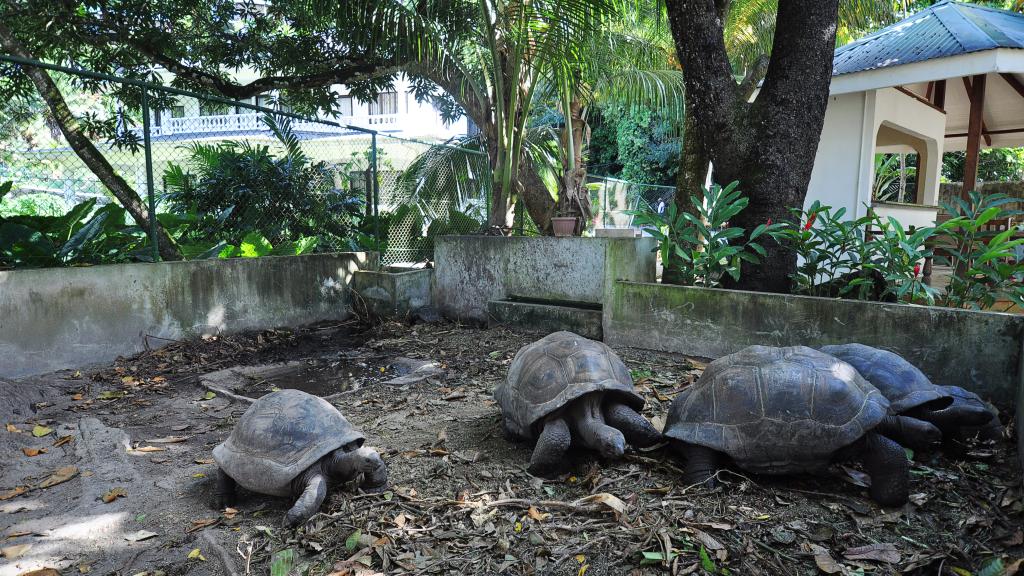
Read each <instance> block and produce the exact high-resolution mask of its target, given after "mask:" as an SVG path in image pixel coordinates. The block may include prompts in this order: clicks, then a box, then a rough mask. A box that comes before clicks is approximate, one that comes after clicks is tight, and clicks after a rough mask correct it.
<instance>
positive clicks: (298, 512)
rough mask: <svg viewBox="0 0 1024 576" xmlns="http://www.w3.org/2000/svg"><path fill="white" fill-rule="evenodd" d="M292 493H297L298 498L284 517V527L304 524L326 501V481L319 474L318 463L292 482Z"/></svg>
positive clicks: (320, 473)
mask: <svg viewBox="0 0 1024 576" xmlns="http://www.w3.org/2000/svg"><path fill="white" fill-rule="evenodd" d="M292 492H295V493H299V498H298V500H296V501H295V505H294V506H292V507H291V510H288V513H287V514H285V515H284V525H285V526H288V527H294V526H298V525H300V524H304V523H305V522H306V521H307V520H309V519H310V518H312V517H313V514H316V513H317V511H319V510H320V507H321V506H323V504H324V500H325V499H327V479H326V478H325V477H324V475H323V473H322V472H321V468H320V463H319V462H317V463H316V464H314V465H313V466H311V467H310V469H309V470H307V471H306V472H305V473H304V474H301V475H299V477H298V478H296V479H295V480H293V481H292Z"/></svg>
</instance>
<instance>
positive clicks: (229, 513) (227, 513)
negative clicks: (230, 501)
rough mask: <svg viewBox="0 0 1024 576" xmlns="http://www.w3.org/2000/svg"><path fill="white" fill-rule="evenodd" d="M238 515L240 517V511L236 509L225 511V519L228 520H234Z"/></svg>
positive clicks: (226, 509)
mask: <svg viewBox="0 0 1024 576" xmlns="http://www.w3.org/2000/svg"><path fill="white" fill-rule="evenodd" d="M237 515H238V510H237V509H236V508H225V509H224V517H225V518H227V519H228V520H231V519H232V518H234V517H235V516H237Z"/></svg>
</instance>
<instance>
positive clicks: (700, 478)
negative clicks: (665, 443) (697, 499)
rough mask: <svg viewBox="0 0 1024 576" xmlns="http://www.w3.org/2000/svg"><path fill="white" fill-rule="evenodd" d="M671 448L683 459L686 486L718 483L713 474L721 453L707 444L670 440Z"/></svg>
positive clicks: (707, 485) (711, 486)
mask: <svg viewBox="0 0 1024 576" xmlns="http://www.w3.org/2000/svg"><path fill="white" fill-rule="evenodd" d="M670 446H671V447H672V450H673V451H674V452H675V453H676V454H678V455H679V456H680V457H682V458H683V459H684V460H685V464H684V465H683V483H684V484H686V485H687V486H696V485H699V484H703V485H705V486H706V487H708V488H714V487H715V486H717V485H718V482H717V481H716V480H715V475H716V474H718V469H719V464H720V462H721V459H722V458H721V455H720V454H719V453H718V452H717V451H715V450H712V449H711V448H708V447H707V446H701V445H699V444H689V443H687V442H681V441H679V440H672V442H671V444H670Z"/></svg>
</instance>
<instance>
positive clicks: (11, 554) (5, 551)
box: [0, 544, 32, 560]
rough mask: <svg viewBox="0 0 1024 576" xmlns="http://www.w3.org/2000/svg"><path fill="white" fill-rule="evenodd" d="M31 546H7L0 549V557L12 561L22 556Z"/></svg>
mask: <svg viewBox="0 0 1024 576" xmlns="http://www.w3.org/2000/svg"><path fill="white" fill-rule="evenodd" d="M31 547H32V545H31V544H17V545H15V546H8V547H6V548H0V556H3V557H4V558H7V559H8V560H13V559H15V558H20V557H21V556H24V555H25V553H26V552H28V549H29V548H31Z"/></svg>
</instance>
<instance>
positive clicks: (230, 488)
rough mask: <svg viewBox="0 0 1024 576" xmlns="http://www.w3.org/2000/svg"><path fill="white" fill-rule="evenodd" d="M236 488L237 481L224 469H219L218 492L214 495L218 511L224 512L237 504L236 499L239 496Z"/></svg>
mask: <svg viewBox="0 0 1024 576" xmlns="http://www.w3.org/2000/svg"><path fill="white" fill-rule="evenodd" d="M236 488H237V484H236V483H235V479H234V478H232V477H231V476H228V474H227V472H225V471H224V470H223V469H221V468H217V490H216V492H215V493H214V496H215V499H214V500H215V501H214V504H215V505H216V506H217V509H218V510H223V509H225V508H227V507H228V506H233V505H234V504H235V498H236V497H237V495H238V493H237V490H236Z"/></svg>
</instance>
